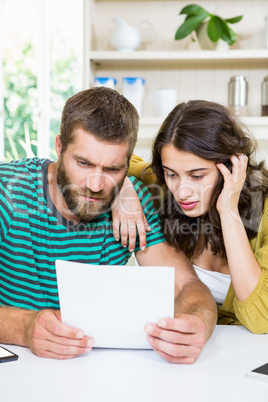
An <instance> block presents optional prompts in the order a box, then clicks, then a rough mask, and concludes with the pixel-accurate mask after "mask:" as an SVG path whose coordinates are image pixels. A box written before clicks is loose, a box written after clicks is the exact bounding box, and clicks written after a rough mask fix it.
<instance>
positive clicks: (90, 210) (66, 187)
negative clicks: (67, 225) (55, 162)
mask: <svg viewBox="0 0 268 402" xmlns="http://www.w3.org/2000/svg"><path fill="white" fill-rule="evenodd" d="M124 179H125V176H124V177H123V179H122V180H121V181H120V182H119V183H118V184H117V185H116V186H114V187H113V189H112V191H111V192H110V193H109V194H106V193H104V192H103V191H102V190H101V191H99V192H97V193H95V192H93V191H91V190H89V189H88V188H86V189H82V188H78V187H77V186H76V185H74V184H72V183H71V181H70V178H69V176H68V175H67V173H66V169H65V167H64V162H63V160H62V157H60V158H59V167H58V172H57V184H58V186H59V188H60V191H61V193H62V196H63V198H64V200H65V202H66V204H67V206H68V208H69V210H70V211H71V212H72V213H73V214H74V215H75V216H76V217H77V218H79V219H80V220H81V221H91V220H92V219H94V218H96V217H97V216H99V215H101V214H103V213H105V212H108V211H110V207H111V203H112V202H113V200H114V199H115V197H116V196H117V194H118V193H119V191H120V189H121V187H122V185H123V182H124ZM83 197H89V198H94V199H99V201H88V200H85V199H84V198H83Z"/></svg>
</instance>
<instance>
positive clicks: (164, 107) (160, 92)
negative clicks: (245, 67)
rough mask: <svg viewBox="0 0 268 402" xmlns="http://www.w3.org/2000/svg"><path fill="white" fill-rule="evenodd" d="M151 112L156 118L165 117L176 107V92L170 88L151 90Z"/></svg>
mask: <svg viewBox="0 0 268 402" xmlns="http://www.w3.org/2000/svg"><path fill="white" fill-rule="evenodd" d="M152 95H153V110H154V114H155V116H157V117H167V115H168V114H169V112H171V110H172V109H174V107H175V106H176V105H177V97H178V91H177V90H176V89H171V88H161V89H155V90H153V93H152Z"/></svg>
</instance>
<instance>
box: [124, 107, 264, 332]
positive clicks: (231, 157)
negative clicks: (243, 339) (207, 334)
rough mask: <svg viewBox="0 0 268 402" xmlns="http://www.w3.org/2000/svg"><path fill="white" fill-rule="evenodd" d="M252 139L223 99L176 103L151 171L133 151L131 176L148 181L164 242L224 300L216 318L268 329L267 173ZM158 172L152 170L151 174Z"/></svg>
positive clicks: (219, 300) (160, 134) (158, 139)
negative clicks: (155, 194)
mask: <svg viewBox="0 0 268 402" xmlns="http://www.w3.org/2000/svg"><path fill="white" fill-rule="evenodd" d="M254 152H255V143H254V141H253V139H251V138H250V136H249V134H248V133H246V130H245V128H244V127H243V126H242V125H241V123H238V122H237V121H236V118H235V117H234V116H233V115H232V114H231V112H230V111H229V110H228V109H227V108H225V107H224V106H222V105H219V104H217V103H213V102H207V101H189V102H188V103H182V104H180V105H178V106H176V107H175V108H174V110H173V111H172V112H171V113H170V114H169V115H168V117H167V118H166V120H165V121H164V123H163V124H162V126H161V128H160V130H159V132H158V134H157V136H156V139H155V141H154V145H153V157H152V163H151V166H150V169H152V171H151V174H148V169H147V171H146V170H145V173H142V172H143V171H144V167H145V164H144V162H143V161H142V160H141V159H140V158H138V157H135V156H134V157H133V158H132V161H131V165H130V170H129V174H133V175H135V176H137V177H138V178H142V180H143V181H144V182H145V183H147V184H150V183H152V182H154V177H156V179H157V181H156V184H158V185H157V186H155V185H154V187H156V189H159V188H161V194H160V192H159V191H158V195H159V196H158V197H154V198H155V199H157V202H156V207H157V208H158V211H159V213H160V216H161V220H162V229H163V233H164V235H165V238H166V240H167V241H168V242H169V243H170V244H171V245H173V246H174V247H176V248H178V249H182V250H183V251H184V252H185V254H186V255H187V256H188V257H189V258H190V259H191V261H192V263H193V265H194V267H195V270H196V272H197V275H198V276H199V277H200V279H201V280H202V281H203V282H204V283H206V284H207V286H208V287H209V288H210V290H211V291H212V294H213V295H214V298H215V300H216V302H217V304H218V305H219V321H218V323H219V324H242V325H244V326H245V327H246V328H248V329H249V330H250V331H252V332H255V333H266V332H268V200H267V192H268V171H267V169H266V168H265V167H264V164H263V162H261V163H257V162H255V161H254V159H253V154H254ZM152 172H153V173H152Z"/></svg>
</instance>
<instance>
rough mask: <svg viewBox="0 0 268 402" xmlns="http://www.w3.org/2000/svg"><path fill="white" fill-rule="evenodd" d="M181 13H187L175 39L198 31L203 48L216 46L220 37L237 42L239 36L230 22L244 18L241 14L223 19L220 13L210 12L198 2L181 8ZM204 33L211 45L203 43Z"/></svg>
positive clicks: (230, 43)
mask: <svg viewBox="0 0 268 402" xmlns="http://www.w3.org/2000/svg"><path fill="white" fill-rule="evenodd" d="M180 14H185V15H186V17H185V20H184V22H183V23H182V24H181V25H180V27H179V28H178V30H177V32H176V34H175V39H176V40H180V39H183V38H185V37H186V36H188V35H190V34H191V33H192V32H193V31H196V34H197V37H198V39H199V42H200V46H201V47H202V48H203V49H213V48H215V47H216V45H217V43H218V40H219V39H222V40H223V41H225V42H227V43H228V45H232V44H233V43H235V41H236V40H237V37H236V34H235V33H234V31H233V30H232V29H231V28H230V26H229V24H235V23H237V22H239V21H241V19H242V18H243V15H239V16H238V17H234V18H227V19H223V18H221V17H219V16H218V15H215V14H211V13H209V12H208V11H207V10H205V9H204V8H203V7H200V6H198V5H197V4H189V5H188V6H186V7H184V8H183V9H182V10H181V12H180ZM204 33H205V35H206V37H207V39H208V40H209V42H210V43H211V46H209V44H208V43H206V44H202V42H201V38H200V36H201V35H204ZM213 45H214V47H213Z"/></svg>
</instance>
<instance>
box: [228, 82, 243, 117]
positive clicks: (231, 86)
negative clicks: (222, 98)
mask: <svg viewBox="0 0 268 402" xmlns="http://www.w3.org/2000/svg"><path fill="white" fill-rule="evenodd" d="M247 105H248V83H247V80H246V78H245V77H244V75H235V76H233V77H231V79H230V81H229V83H228V106H229V107H230V109H232V110H233V111H234V113H235V114H236V115H237V116H246V115H247Z"/></svg>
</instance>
